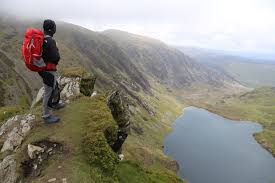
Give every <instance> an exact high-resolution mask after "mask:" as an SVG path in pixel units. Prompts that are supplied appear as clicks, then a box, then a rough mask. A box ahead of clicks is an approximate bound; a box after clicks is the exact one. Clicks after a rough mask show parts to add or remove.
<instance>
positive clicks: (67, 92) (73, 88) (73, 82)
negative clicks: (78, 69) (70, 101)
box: [60, 78, 81, 99]
mask: <svg viewBox="0 0 275 183" xmlns="http://www.w3.org/2000/svg"><path fill="white" fill-rule="evenodd" d="M65 81H69V82H68V83H66V84H65V86H64V88H63V89H62V91H61V93H60V95H61V98H63V99H64V98H65V99H66V98H69V97H72V96H78V95H79V94H80V81H81V78H70V79H67V78H65Z"/></svg>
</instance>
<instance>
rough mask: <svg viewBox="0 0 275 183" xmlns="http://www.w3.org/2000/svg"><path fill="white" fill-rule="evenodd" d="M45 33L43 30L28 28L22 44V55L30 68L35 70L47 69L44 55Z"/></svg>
mask: <svg viewBox="0 0 275 183" xmlns="http://www.w3.org/2000/svg"><path fill="white" fill-rule="evenodd" d="M43 41H44V34H43V32H42V31H41V30H39V29H35V28H28V29H27V30H26V32H25V36H24V41H23V45H22V48H21V50H22V56H23V59H24V61H25V64H26V66H27V68H28V69H30V70H31V71H34V72H40V71H43V70H45V68H46V64H45V63H44V61H43V59H42V58H41V57H42V46H43Z"/></svg>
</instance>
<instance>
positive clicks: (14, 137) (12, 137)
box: [1, 127, 24, 152]
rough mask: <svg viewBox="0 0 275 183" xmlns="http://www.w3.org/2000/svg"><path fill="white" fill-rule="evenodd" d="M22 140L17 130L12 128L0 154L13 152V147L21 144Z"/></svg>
mask: <svg viewBox="0 0 275 183" xmlns="http://www.w3.org/2000/svg"><path fill="white" fill-rule="evenodd" d="M23 139H24V138H23V137H22V136H21V134H20V131H19V129H18V128H17V127H15V128H13V130H12V131H11V132H10V133H9V134H8V138H7V140H6V141H5V142H4V145H3V147H2V149H1V152H5V151H7V150H10V151H12V150H14V149H15V147H17V146H18V145H20V144H21V143H22V141H23Z"/></svg>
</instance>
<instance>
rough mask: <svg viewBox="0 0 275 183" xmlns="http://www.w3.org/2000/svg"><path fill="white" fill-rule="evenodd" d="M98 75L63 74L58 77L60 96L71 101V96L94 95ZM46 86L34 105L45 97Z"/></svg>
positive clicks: (41, 90)
mask: <svg viewBox="0 0 275 183" xmlns="http://www.w3.org/2000/svg"><path fill="white" fill-rule="evenodd" d="M95 81H96V77H94V76H91V75H90V74H87V76H82V77H81V76H61V77H59V78H58V79H57V82H58V83H59V87H60V91H61V92H60V96H61V99H62V100H64V101H67V102H68V101H69V99H70V98H71V97H77V96H79V95H81V94H83V95H85V96H92V95H93V92H94V85H95ZM43 95H44V88H43V87H42V88H41V89H40V90H39V92H38V94H37V97H36V98H35V100H34V101H33V103H32V106H36V105H37V104H38V103H40V102H41V101H42V99H43Z"/></svg>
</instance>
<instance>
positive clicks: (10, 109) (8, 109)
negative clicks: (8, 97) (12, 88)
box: [0, 106, 24, 125]
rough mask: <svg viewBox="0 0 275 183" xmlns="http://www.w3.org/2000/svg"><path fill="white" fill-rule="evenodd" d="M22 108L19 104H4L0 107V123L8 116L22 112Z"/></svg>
mask: <svg viewBox="0 0 275 183" xmlns="http://www.w3.org/2000/svg"><path fill="white" fill-rule="evenodd" d="M23 110H24V109H23V108H22V107H21V106H5V107H0V125H2V124H3V122H5V120H7V119H8V118H10V117H12V116H15V115H16V114H20V113H22V111H23Z"/></svg>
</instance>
